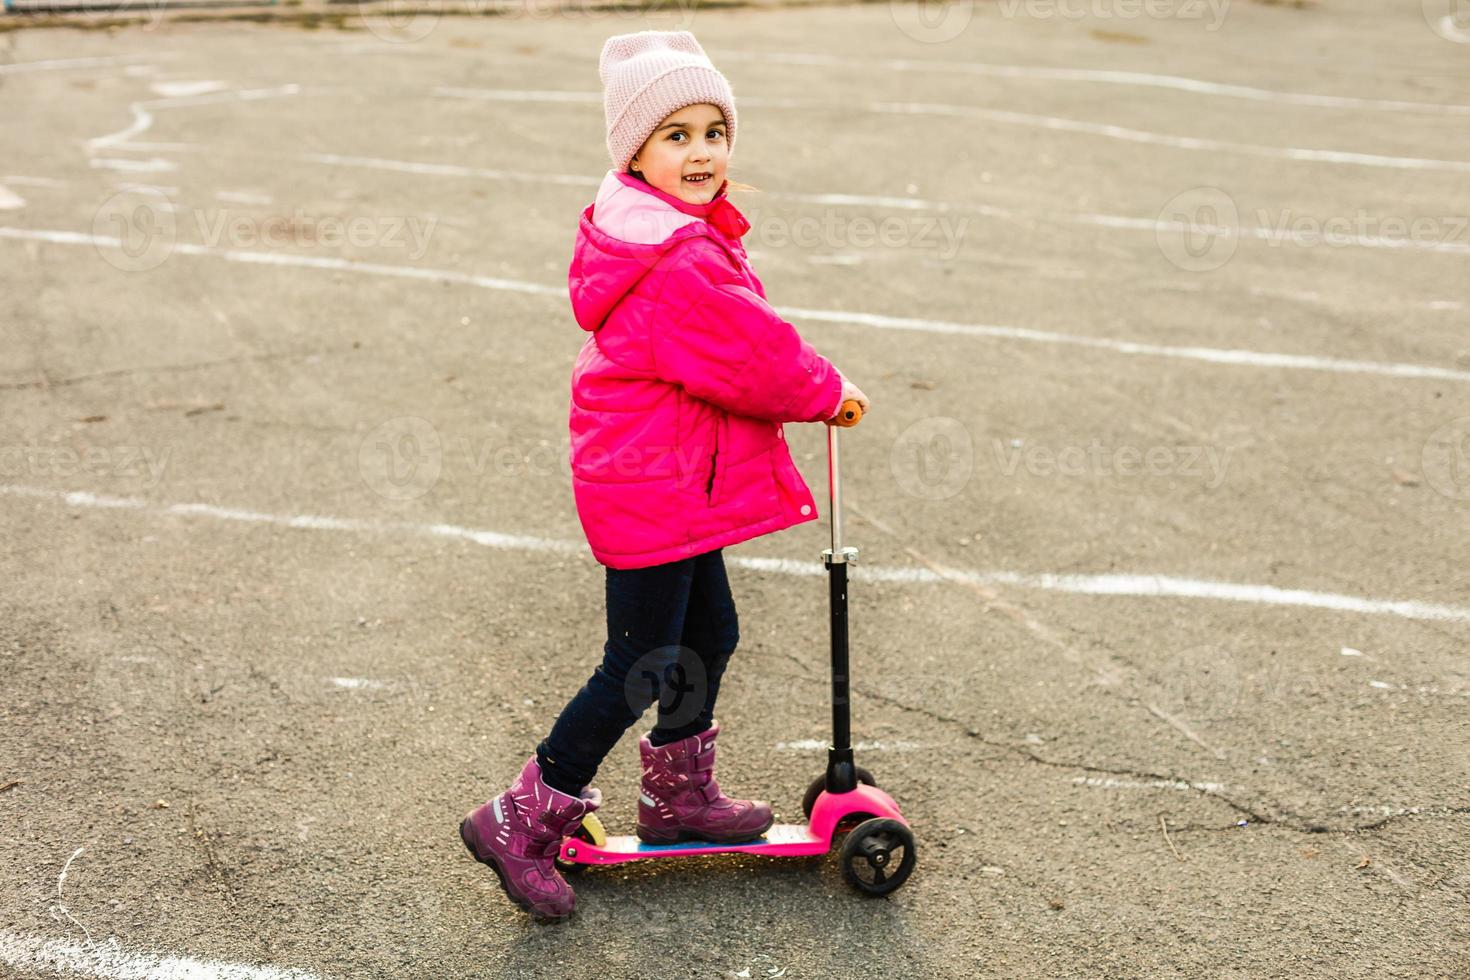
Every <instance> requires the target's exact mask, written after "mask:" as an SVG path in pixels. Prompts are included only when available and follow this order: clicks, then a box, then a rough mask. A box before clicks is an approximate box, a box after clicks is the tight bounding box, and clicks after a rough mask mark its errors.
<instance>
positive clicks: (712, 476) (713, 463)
mask: <svg viewBox="0 0 1470 980" xmlns="http://www.w3.org/2000/svg"><path fill="white" fill-rule="evenodd" d="M724 434H725V418H724V416H723V415H722V416H720V417H718V418H716V419H715V444H714V448H712V449H711V450H710V455H709V481H708V482H707V483H706V484H705V486H704V496H705V499H706V501H708V503H709V505H710V506H711V507H713V506H714V505H715V504H716V503H718V502H719V498H720V490H721V483H722V482H723V481H722V480H721V479H720V477H721V475H722V474H721V473H720V450H721V448H722V447H723V444H724V441H725V440H724Z"/></svg>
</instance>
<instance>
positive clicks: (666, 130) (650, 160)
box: [629, 102, 730, 204]
mask: <svg viewBox="0 0 1470 980" xmlns="http://www.w3.org/2000/svg"><path fill="white" fill-rule="evenodd" d="M725 136H726V128H725V114H724V113H723V112H722V111H721V110H720V107H719V106H717V105H711V104H710V103H708V102H702V103H700V104H699V105H691V106H685V107H684V108H682V109H679V110H677V111H675V112H671V113H669V115H667V116H665V117H664V121H663V122H661V123H659V124H658V128H657V129H655V130H654V131H653V134H652V135H651V136H649V137H648V139H647V140H645V141H644V143H643V146H642V147H640V148H639V150H638V152H637V153H636V154H634V156H633V159H632V161H631V162H630V164H629V166H630V168H631V169H633V170H635V171H637V172H638V173H640V174H642V175H643V177H644V179H645V180H647V181H648V182H649V183H650V184H652V185H653V186H654V187H657V188H658V189H659V190H661V191H663V192H664V193H665V194H672V195H673V196H674V197H677V198H679V199H680V200H681V201H688V202H689V203H690V204H708V203H709V202H710V201H712V200H714V197H715V192H716V191H718V190H719V189H720V187H721V186H722V185H723V184H724V183H725V168H726V166H727V165H728V163H729V161H730V144H729V142H728V141H727V140H726V139H725ZM702 174H705V175H708V176H706V177H704V179H703V180H690V179H689V178H691V177H698V176H699V175H702Z"/></svg>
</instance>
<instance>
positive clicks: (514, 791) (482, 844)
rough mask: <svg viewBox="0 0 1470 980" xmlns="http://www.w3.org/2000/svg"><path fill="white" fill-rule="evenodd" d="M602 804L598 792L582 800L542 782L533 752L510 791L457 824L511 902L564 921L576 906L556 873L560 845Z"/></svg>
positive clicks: (543, 918) (547, 918)
mask: <svg viewBox="0 0 1470 980" xmlns="http://www.w3.org/2000/svg"><path fill="white" fill-rule="evenodd" d="M601 805H602V793H601V791H599V790H596V789H590V788H589V789H584V790H582V795H581V797H580V798H578V797H575V796H570V795H568V794H566V793H563V792H561V791H560V790H555V789H552V788H551V787H550V786H547V785H546V783H544V782H542V780H541V766H540V765H539V764H538V763H537V762H536V756H535V755H534V754H533V755H532V756H531V758H530V759H528V760H526V765H525V766H524V768H522V769H521V774H520V775H519V776H517V777H516V781H515V782H514V783H512V784H511V787H510V789H508V790H506V791H505V792H504V793H501V794H500V795H499V796H497V797H494V798H493V799H491V800H488V801H487V802H486V803H485V805H484V806H481V807H480V808H479V809H477V810H475V811H474V812H472V813H470V814H469V815H468V816H466V817H465V818H464V819H463V820H461V821H460V822H459V836H460V839H461V840H463V841H464V846H465V847H467V848H469V851H470V854H472V855H474V858H475V860H476V861H479V862H480V863H481V864H488V865H489V866H490V870H492V871H494V872H495V875H496V877H498V878H499V879H500V887H502V888H504V889H505V894H506V895H507V896H508V897H509V898H510V900H511V901H512V902H515V903H516V904H517V905H519V906H520V907H521V908H523V909H525V910H526V911H527V912H529V913H531V915H532V916H533V917H535V918H536V919H537V920H539V921H541V922H552V921H555V920H557V919H564V918H566V917H567V916H569V915H571V914H572V910H573V909H574V908H575V907H576V904H577V896H576V894H575V893H573V891H572V886H571V885H568V884H567V883H566V879H564V878H563V877H562V876H561V872H559V871H557V869H556V864H555V859H556V857H557V855H558V854H559V853H560V852H561V841H562V838H563V837H568V836H570V835H571V834H574V833H576V831H577V828H578V827H579V826H581V824H582V818H583V817H584V816H586V815H587V814H589V813H591V812H593V811H594V810H596V809H597V808H598V807H599V806H601Z"/></svg>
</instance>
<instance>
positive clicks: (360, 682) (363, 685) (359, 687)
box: [327, 677, 388, 691]
mask: <svg viewBox="0 0 1470 980" xmlns="http://www.w3.org/2000/svg"><path fill="white" fill-rule="evenodd" d="M327 680H328V682H330V683H331V684H332V685H333V686H334V687H341V688H346V689H348V690H351V691H377V690H381V689H383V688H385V687H387V686H388V685H387V683H386V682H384V681H375V680H373V679H371V678H368V677H329V678H327Z"/></svg>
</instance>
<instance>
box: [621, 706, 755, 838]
mask: <svg viewBox="0 0 1470 980" xmlns="http://www.w3.org/2000/svg"><path fill="white" fill-rule="evenodd" d="M719 734H720V723H719V722H717V721H716V722H713V723H712V724H711V725H710V727H709V728H708V729H706V730H705V731H703V732H701V733H700V734H698V735H690V736H689V737H688V738H683V739H680V740H679V741H677V742H670V743H669V744H668V745H654V744H653V743H652V742H650V741H649V740H648V736H647V735H644V736H643V737H642V738H640V739H639V740H638V753H639V755H641V756H642V758H643V790H642V792H641V793H639V794H638V837H639V839H640V840H643V841H646V842H648V843H650V844H672V843H677V842H678V841H683V840H703V841H711V842H713V843H716V844H736V843H739V842H741V841H747V840H754V839H755V838H757V837H759V836H760V835H761V834H764V833H765V832H766V831H767V830H769V829H770V826H771V823H772V822H773V821H774V820H775V817H774V816H773V815H772V814H771V806H770V804H769V803H766V802H765V801H763V800H732V799H730V797H728V796H725V795H724V794H723V793H721V792H720V784H719V783H718V782H716V781H715V772H714V770H715V736H717V735H719Z"/></svg>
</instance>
